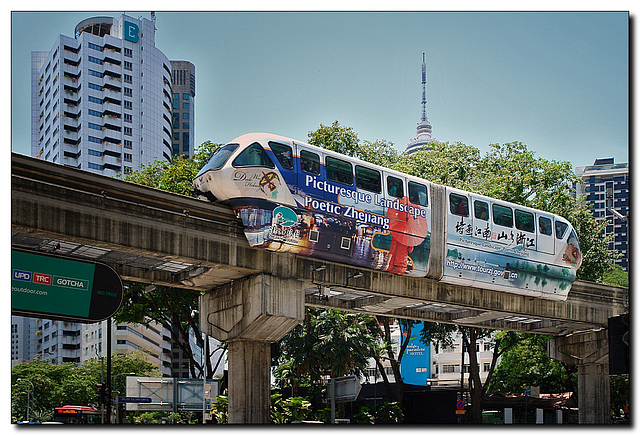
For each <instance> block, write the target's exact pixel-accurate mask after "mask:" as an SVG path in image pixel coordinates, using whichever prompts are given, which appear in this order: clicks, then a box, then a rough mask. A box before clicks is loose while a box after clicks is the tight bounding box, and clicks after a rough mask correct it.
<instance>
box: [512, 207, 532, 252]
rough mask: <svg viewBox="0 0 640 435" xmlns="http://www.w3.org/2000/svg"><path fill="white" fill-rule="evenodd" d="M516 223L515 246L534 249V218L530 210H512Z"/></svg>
mask: <svg viewBox="0 0 640 435" xmlns="http://www.w3.org/2000/svg"><path fill="white" fill-rule="evenodd" d="M514 217H515V224H516V246H519V247H521V248H522V249H528V250H532V251H535V250H537V247H536V242H537V238H536V220H535V216H534V214H533V213H532V212H530V211H526V210H520V209H515V210H514Z"/></svg>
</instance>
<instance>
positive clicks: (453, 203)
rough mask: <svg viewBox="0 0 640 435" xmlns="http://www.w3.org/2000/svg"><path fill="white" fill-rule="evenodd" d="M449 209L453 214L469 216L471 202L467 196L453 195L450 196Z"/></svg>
mask: <svg viewBox="0 0 640 435" xmlns="http://www.w3.org/2000/svg"><path fill="white" fill-rule="evenodd" d="M449 209H450V210H451V213H452V214H457V215H458V216H469V200H468V199H467V197H466V196H463V195H458V194H457V193H451V194H449Z"/></svg>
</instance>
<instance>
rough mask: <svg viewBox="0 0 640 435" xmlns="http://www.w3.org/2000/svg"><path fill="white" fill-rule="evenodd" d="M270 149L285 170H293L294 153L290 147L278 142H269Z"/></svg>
mask: <svg viewBox="0 0 640 435" xmlns="http://www.w3.org/2000/svg"><path fill="white" fill-rule="evenodd" d="M269 147H270V148H271V151H273V154H275V156H276V158H277V159H278V161H279V162H280V164H281V165H282V167H283V168H285V169H293V158H292V156H293V151H292V150H291V147H290V146H289V145H283V144H281V143H277V142H269Z"/></svg>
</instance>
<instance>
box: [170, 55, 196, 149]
mask: <svg viewBox="0 0 640 435" xmlns="http://www.w3.org/2000/svg"><path fill="white" fill-rule="evenodd" d="M171 70H172V71H173V88H172V89H173V106H172V108H173V111H172V113H173V118H172V125H173V155H174V156H177V155H183V156H185V157H187V158H188V157H191V156H192V155H193V150H194V148H195V137H194V132H195V129H194V121H195V112H194V110H195V105H194V98H195V96H196V67H195V65H193V64H192V63H191V62H187V61H184V60H172V61H171Z"/></svg>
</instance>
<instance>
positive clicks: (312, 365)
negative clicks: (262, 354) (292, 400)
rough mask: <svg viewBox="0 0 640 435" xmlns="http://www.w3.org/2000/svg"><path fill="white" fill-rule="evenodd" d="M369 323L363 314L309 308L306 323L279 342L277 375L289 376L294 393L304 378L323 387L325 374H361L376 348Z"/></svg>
mask: <svg viewBox="0 0 640 435" xmlns="http://www.w3.org/2000/svg"><path fill="white" fill-rule="evenodd" d="M368 322H370V316H367V315H364V314H354V313H346V312H341V311H335V310H324V309H320V308H311V307H307V308H306V315H305V320H304V322H303V323H301V324H300V325H298V326H296V327H295V328H294V329H293V330H292V331H291V332H289V334H287V336H286V337H285V338H283V339H282V340H281V341H280V366H279V369H276V372H275V373H278V374H286V375H287V376H288V377H289V379H290V382H291V386H292V387H293V388H294V394H295V391H296V389H295V388H297V385H296V382H299V380H300V379H304V378H305V377H306V378H307V379H308V380H309V382H310V384H311V385H320V384H321V376H322V375H329V376H331V377H340V376H345V375H348V374H355V375H362V374H363V373H364V369H365V368H366V367H367V363H368V358H369V356H370V355H371V352H372V349H373V348H374V347H375V345H376V339H375V337H374V336H373V335H372V334H371V333H370V331H369V326H368ZM285 368H286V372H285ZM279 382H281V383H282V381H279ZM284 383H285V384H286V381H285V382H284Z"/></svg>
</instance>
